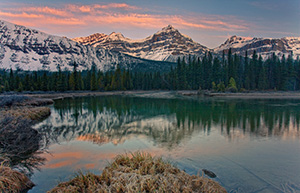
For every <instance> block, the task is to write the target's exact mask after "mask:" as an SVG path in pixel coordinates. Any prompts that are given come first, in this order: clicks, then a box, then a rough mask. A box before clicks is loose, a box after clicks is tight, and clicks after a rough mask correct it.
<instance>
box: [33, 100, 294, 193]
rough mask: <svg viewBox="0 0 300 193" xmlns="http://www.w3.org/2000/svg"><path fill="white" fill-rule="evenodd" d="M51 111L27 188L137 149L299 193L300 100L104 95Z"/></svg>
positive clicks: (245, 187) (236, 182) (243, 184)
mask: <svg viewBox="0 0 300 193" xmlns="http://www.w3.org/2000/svg"><path fill="white" fill-rule="evenodd" d="M51 111H52V114H51V116H50V117H49V118H48V119H46V120H45V121H43V122H42V123H40V124H38V125H36V128H37V129H38V130H39V131H40V132H42V133H43V134H44V135H45V136H46V137H45V143H47V148H46V149H47V152H44V153H42V154H40V155H39V156H40V157H41V158H42V159H40V162H41V163H40V164H42V165H41V166H39V169H40V170H37V169H34V172H33V175H32V180H33V182H34V183H36V184H37V186H36V187H34V188H33V189H32V190H30V191H29V192H45V191H46V190H49V189H51V188H53V187H54V186H55V185H57V183H58V182H60V181H66V180H69V179H70V178H71V177H73V176H74V172H76V171H79V170H81V171H83V172H86V171H92V172H94V173H97V174H100V173H101V170H102V169H103V168H104V167H105V166H106V165H107V163H108V162H109V161H111V160H112V159H113V158H114V157H115V156H116V155H117V154H120V153H125V152H134V151H137V150H140V151H145V152H149V153H151V154H152V155H155V156H163V157H164V158H165V159H166V160H170V161H171V162H172V163H174V164H175V165H177V166H178V167H179V168H180V169H183V170H185V171H186V172H187V173H189V174H197V173H198V171H199V170H201V169H203V168H205V169H208V170H211V171H213V172H214V173H216V175H217V178H215V179H216V181H218V182H219V183H220V184H221V185H223V186H224V187H225V188H226V189H227V190H228V191H229V192H300V140H299V139H300V131H299V126H300V100H237V99H235V100H232V99H231V100H230V99H226V100H225V99H223V100H221V99H203V98H202V99H197V98H193V99H184V98H177V99H155V98H138V97H135V98H134V97H122V96H106V97H87V98H75V99H65V100H58V101H56V102H55V104H54V105H53V106H51ZM35 165H38V164H35Z"/></svg>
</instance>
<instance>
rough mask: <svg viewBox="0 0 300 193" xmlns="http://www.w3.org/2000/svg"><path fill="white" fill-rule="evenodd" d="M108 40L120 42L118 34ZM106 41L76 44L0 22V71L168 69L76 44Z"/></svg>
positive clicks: (88, 40)
mask: <svg viewBox="0 0 300 193" xmlns="http://www.w3.org/2000/svg"><path fill="white" fill-rule="evenodd" d="M110 37H118V38H124V37H123V36H122V35H120V34H111V35H110ZM107 38H108V37H107V35H105V34H99V33H98V34H93V35H90V36H88V37H86V38H82V37H81V38H76V40H77V41H78V42H76V41H73V40H70V39H68V38H65V37H59V36H53V35H49V34H46V33H43V32H40V31H38V30H35V29H30V28H26V27H24V26H19V25H15V24H12V23H9V22H6V21H1V20H0V68H4V69H9V68H12V69H23V70H49V71H57V70H58V67H60V69H62V70H65V69H67V70H73V67H74V66H73V64H74V63H76V64H77V65H78V70H84V69H89V68H91V66H92V65H93V64H96V66H97V68H98V69H99V70H102V71H107V70H112V69H115V68H116V66H117V64H120V65H121V68H126V69H127V68H130V69H131V70H140V71H145V70H149V69H151V70H153V71H161V70H165V71H166V70H168V69H169V68H170V64H168V63H163V62H153V61H146V60H141V59H139V58H134V57H131V56H128V55H125V54H122V53H120V52H113V51H111V50H105V49H102V48H99V47H97V48H95V47H93V46H89V45H83V44H82V43H80V42H83V43H85V44H93V43H95V42H101V41H103V40H106V39H107ZM151 65H152V66H151Z"/></svg>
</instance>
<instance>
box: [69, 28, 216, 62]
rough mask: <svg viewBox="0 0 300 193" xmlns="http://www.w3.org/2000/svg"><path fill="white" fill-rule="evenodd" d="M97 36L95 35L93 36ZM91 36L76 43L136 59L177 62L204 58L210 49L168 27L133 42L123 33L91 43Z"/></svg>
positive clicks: (112, 34) (113, 34)
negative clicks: (189, 57) (186, 57)
mask: <svg viewBox="0 0 300 193" xmlns="http://www.w3.org/2000/svg"><path fill="white" fill-rule="evenodd" d="M91 36H93V37H94V36H95V35H91ZM91 36H88V37H86V38H84V37H81V38H80V39H78V38H74V39H73V40H74V41H78V42H81V43H82V42H83V44H84V45H92V46H94V47H98V48H104V49H108V50H113V51H118V52H121V53H124V54H128V55H131V56H134V57H139V58H143V59H148V60H156V61H170V62H176V61H177V59H178V57H183V56H188V55H195V56H198V57H200V56H203V55H204V54H205V52H207V51H211V50H210V49H208V48H206V47H205V46H202V45H201V44H199V43H197V42H194V41H193V40H192V38H190V37H189V36H187V35H183V34H181V33H180V32H179V31H178V30H177V29H175V28H174V27H173V26H171V25H168V26H166V27H164V28H162V30H160V31H158V32H156V33H155V34H153V35H151V36H148V37H146V38H144V39H139V40H132V39H130V38H126V37H124V36H123V35H122V34H121V33H115V32H113V33H111V34H110V35H108V36H106V37H104V36H103V37H102V36H101V38H99V39H98V40H96V39H95V40H94V41H93V42H90V40H91Z"/></svg>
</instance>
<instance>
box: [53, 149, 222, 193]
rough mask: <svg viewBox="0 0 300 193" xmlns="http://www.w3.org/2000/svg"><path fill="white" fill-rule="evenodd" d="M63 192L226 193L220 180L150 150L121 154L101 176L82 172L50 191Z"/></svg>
mask: <svg viewBox="0 0 300 193" xmlns="http://www.w3.org/2000/svg"><path fill="white" fill-rule="evenodd" d="M61 192H219V193H222V192H226V190H225V189H224V188H223V187H222V186H220V185H219V184H218V183H217V182H215V181H213V180H210V179H208V178H205V177H203V176H195V175H192V176H191V175H188V174H187V173H185V172H184V171H181V170H179V169H178V168H176V167H174V166H172V165H171V164H170V163H168V162H165V161H163V160H162V159H161V158H155V157H152V156H151V155H150V154H147V153H140V152H136V153H132V154H131V155H128V154H125V155H118V156H117V157H116V158H115V160H114V161H113V162H112V163H111V164H110V165H109V166H107V167H106V168H105V169H104V170H103V172H102V174H101V175H99V176H98V175H94V174H92V173H88V174H86V175H83V174H79V175H77V176H76V177H75V178H74V179H72V180H70V181H69V182H63V183H60V184H59V185H58V186H57V187H55V188H54V189H52V190H51V191H50V193H61Z"/></svg>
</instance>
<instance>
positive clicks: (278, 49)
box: [214, 36, 300, 59]
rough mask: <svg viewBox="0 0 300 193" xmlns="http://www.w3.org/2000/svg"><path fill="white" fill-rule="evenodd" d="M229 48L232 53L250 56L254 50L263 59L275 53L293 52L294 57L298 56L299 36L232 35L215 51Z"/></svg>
mask: <svg viewBox="0 0 300 193" xmlns="http://www.w3.org/2000/svg"><path fill="white" fill-rule="evenodd" d="M230 48H231V51H232V53H233V54H235V53H236V54H238V55H242V56H244V55H245V52H246V51H247V52H248V55H249V56H251V55H252V53H253V51H254V50H255V51H256V53H257V54H258V55H261V56H262V57H263V58H264V59H266V58H267V57H269V56H271V55H273V53H275V54H276V55H277V56H279V57H282V55H285V56H286V57H287V56H288V55H290V54H293V57H294V59H296V58H297V57H298V56H300V37H285V38H280V39H275V38H252V37H238V36H232V37H230V38H229V39H227V40H226V41H225V42H224V43H223V44H222V45H220V46H219V47H217V48H215V49H214V51H215V52H217V53H222V52H223V50H224V51H225V53H227V52H228V50H229V49H230Z"/></svg>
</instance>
